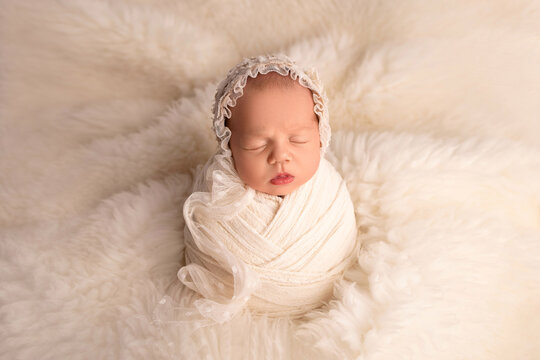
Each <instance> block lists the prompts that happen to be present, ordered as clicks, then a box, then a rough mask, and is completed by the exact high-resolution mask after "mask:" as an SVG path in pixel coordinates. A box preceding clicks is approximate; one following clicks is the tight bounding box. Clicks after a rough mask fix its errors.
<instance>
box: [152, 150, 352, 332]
mask: <svg viewBox="0 0 540 360" xmlns="http://www.w3.org/2000/svg"><path fill="white" fill-rule="evenodd" d="M213 160H214V158H212V159H211V160H210V161H209V164H208V165H210V166H209V167H208V166H207V167H206V168H205V170H206V172H207V173H208V174H209V175H207V177H208V178H209V182H208V183H202V186H204V188H195V192H194V193H193V194H192V195H190V197H189V198H188V199H187V200H186V202H185V204H184V219H185V221H186V231H185V234H184V242H185V245H186V264H187V265H186V266H184V267H182V268H181V269H180V270H179V272H178V277H179V278H180V280H181V281H182V283H183V284H185V285H186V286H188V287H189V288H190V289H192V290H194V291H195V292H196V293H197V294H198V295H199V296H200V297H201V298H200V299H196V300H195V301H194V303H195V305H196V308H194V307H193V306H191V307H189V306H186V305H183V306H182V308H180V305H178V304H176V305H175V306H176V310H177V312H180V319H182V320H190V319H193V320H195V319H202V320H203V321H201V323H204V324H208V323H209V322H207V321H205V318H209V319H212V320H214V321H216V322H219V323H223V322H224V321H227V320H230V318H232V317H233V316H234V315H235V314H236V313H237V312H238V311H240V310H243V309H244V307H247V308H248V309H250V310H251V311H253V312H254V313H256V314H267V315H268V316H271V317H283V316H288V317H300V316H302V315H304V314H305V313H307V312H308V311H310V310H313V309H315V308H318V307H320V306H322V305H323V304H325V303H328V302H329V301H330V298H331V297H332V293H333V287H334V284H335V282H336V281H337V280H338V279H339V278H341V277H342V275H343V271H344V270H345V269H346V268H348V267H349V266H350V265H351V264H352V263H353V262H354V261H355V260H356V259H357V258H358V249H359V244H360V243H359V242H357V241H356V232H357V230H356V222H355V216H354V208H353V205H352V202H351V199H350V196H349V192H348V191H347V187H346V184H345V182H344V181H343V179H342V178H341V176H340V175H339V174H338V173H337V171H336V170H335V169H334V168H333V166H332V165H331V164H330V163H329V162H328V161H327V160H326V159H324V158H321V162H320V165H319V168H318V169H317V172H316V173H315V175H314V176H313V177H312V178H311V179H310V180H309V181H307V182H306V183H305V184H303V185H302V186H300V187H299V188H298V189H297V190H295V191H294V192H292V193H290V194H288V195H285V196H284V197H283V199H282V200H277V199H281V198H280V197H278V196H273V195H268V194H264V193H261V192H258V191H255V190H253V189H252V188H250V187H247V186H244V185H243V184H242V182H241V180H240V179H239V178H238V177H237V176H234V174H233V172H234V169H233V168H232V161H230V157H229V158H225V160H223V161H224V162H226V164H225V165H224V166H223V167H221V166H219V162H215V161H213ZM216 195H219V197H218V196H216ZM265 212H266V214H265ZM261 213H262V214H261ZM260 215H262V216H260ZM191 297H192V298H193V296H191ZM164 300H165V302H164V303H163V304H162V305H163V307H169V306H171V303H173V304H174V303H175V302H178V301H180V300H181V299H176V300H175V299H174V298H171V297H170V296H166V297H164ZM182 303H183V304H185V303H186V301H183V302H182ZM179 310H180V311H179ZM157 312H158V318H157V320H158V321H160V322H169V323H171V322H173V321H174V320H175V319H174V318H166V317H163V316H160V315H159V314H169V313H170V312H171V310H170V309H162V308H160V309H157ZM186 313H188V314H187V315H186ZM201 314H202V316H201ZM190 315H191V316H190Z"/></svg>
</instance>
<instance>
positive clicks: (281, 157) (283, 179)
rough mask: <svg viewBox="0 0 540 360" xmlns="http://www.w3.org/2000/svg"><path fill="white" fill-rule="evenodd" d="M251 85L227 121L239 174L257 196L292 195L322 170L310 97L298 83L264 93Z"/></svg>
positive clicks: (266, 89) (246, 88)
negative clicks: (251, 87)
mask: <svg viewBox="0 0 540 360" xmlns="http://www.w3.org/2000/svg"><path fill="white" fill-rule="evenodd" d="M255 80H256V78H255ZM249 85H250V84H249V82H248V84H247V85H246V87H245V88H244V94H243V95H242V96H241V97H240V98H239V99H238V102H237V104H236V106H235V107H234V108H232V109H231V111H232V116H231V119H230V120H229V121H228V127H229V128H230V129H231V132H232V135H231V139H230V142H229V144H230V148H231V151H232V154H233V160H234V165H235V168H236V171H237V172H238V175H239V177H240V179H242V181H243V182H244V183H245V184H246V185H248V186H250V187H252V188H253V189H255V190H258V191H261V192H264V193H267V194H271V195H287V194H290V193H291V192H292V191H294V190H295V189H297V188H298V187H299V186H301V185H302V184H304V183H305V182H306V181H308V180H309V179H311V177H312V176H313V175H314V174H315V172H316V171H317V168H318V166H319V161H320V146H321V143H320V138H319V124H318V120H317V115H316V114H315V113H314V111H313V107H314V102H313V98H312V93H311V91H310V90H309V89H307V88H305V87H303V86H302V85H300V84H298V83H295V86H294V87H287V88H282V87H276V86H270V87H266V88H263V89H250V87H249Z"/></svg>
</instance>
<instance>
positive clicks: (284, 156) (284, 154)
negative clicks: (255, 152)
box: [268, 146, 291, 164]
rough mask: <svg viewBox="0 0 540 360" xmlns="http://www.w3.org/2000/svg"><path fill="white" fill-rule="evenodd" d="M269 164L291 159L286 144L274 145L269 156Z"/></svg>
mask: <svg viewBox="0 0 540 360" xmlns="http://www.w3.org/2000/svg"><path fill="white" fill-rule="evenodd" d="M268 160H269V162H270V164H275V163H280V162H286V161H290V160H291V154H290V151H289V149H288V148H287V147H286V146H276V147H275V148H274V149H273V150H272V153H271V154H270V157H269V159H268Z"/></svg>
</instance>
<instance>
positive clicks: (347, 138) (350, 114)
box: [0, 0, 540, 360]
mask: <svg viewBox="0 0 540 360" xmlns="http://www.w3.org/2000/svg"><path fill="white" fill-rule="evenodd" d="M0 9H1V10H0V17H1V18H0V32H1V34H0V36H1V38H0V61H1V64H0V72H1V73H0V80H1V83H0V86H1V93H0V111H1V113H0V226H1V229H0V280H1V286H0V321H1V324H0V357H1V358H3V359H36V358H39V359H64V358H69V359H89V358H92V359H152V358H155V359H166V358H169V357H168V355H169V354H170V355H173V356H174V357H176V358H186V359H199V358H205V357H207V358H211V359H241V358H246V359H256V358H259V359H272V358H274V359H287V358H291V359H298V358H308V359H317V358H320V359H356V358H358V359H370V360H371V359H403V358H411V359H486V360H487V359H489V360H491V359H537V358H538V354H540V345H539V344H540V343H539V342H538V339H537V338H538V336H537V334H538V333H539V332H540V317H539V316H538V314H539V312H540V280H539V279H540V181H538V180H539V179H540V145H539V140H538V134H539V133H540V122H539V121H538V114H540V102H538V99H539V98H540V87H539V86H538V84H540V72H539V71H538V63H540V45H539V43H540V42H539V38H538V34H539V33H540V4H539V3H538V1H515V2H508V1H497V0H495V1H490V2H484V1H456V2H453V3H452V6H451V7H449V6H448V4H447V3H446V2H433V1H416V0H412V1H404V2H394V1H378V2H359V1H344V2H339V6H338V5H337V4H336V3H334V2H326V1H294V2H283V3H280V2H272V3H263V2H261V3H251V4H248V3H246V2H245V1H228V2H210V3H207V2H195V1H194V2H190V1H187V2H178V3H173V2H169V1H159V0H156V1H151V2H140V1H135V0H131V1H128V0H122V1H115V2H107V1H99V0H98V1H91V2H90V1H82V0H80V1H77V0H74V1H52V0H41V1H14V0H12V1H9V0H4V1H2V4H1V7H0ZM224 24H227V26H224ZM278 50H282V51H283V52H285V53H287V54H289V55H290V56H291V57H293V58H301V59H303V61H305V62H306V63H310V64H313V65H314V66H315V67H316V68H317V69H318V70H319V73H320V75H321V80H322V82H323V83H324V84H325V87H326V89H327V94H328V97H329V100H330V118H331V124H332V128H333V136H332V143H331V144H332V145H331V147H332V151H333V154H334V158H333V159H331V162H332V164H333V165H334V166H335V168H336V169H337V170H338V172H339V173H340V174H341V175H342V177H343V178H344V180H345V181H346V183H347V187H348V189H349V191H350V194H351V198H352V202H353V205H354V210H355V215H356V219H357V227H358V232H359V234H360V236H361V237H362V241H363V243H364V246H365V247H364V248H363V250H362V251H361V253H360V256H359V258H358V262H357V264H356V265H355V267H354V268H353V269H352V270H351V271H350V272H348V273H347V274H346V276H347V277H346V279H348V280H349V281H350V282H348V283H345V282H344V283H343V284H344V285H343V286H339V287H337V288H336V289H335V293H334V297H335V300H334V301H333V302H331V304H329V309H328V311H326V312H323V313H313V314H312V317H311V318H310V319H308V320H306V321H304V322H303V323H299V324H296V325H297V327H294V326H292V325H291V324H287V323H282V322H280V321H272V320H270V319H267V320H264V319H255V318H254V319H251V320H249V319H247V318H241V319H239V321H238V322H229V323H226V324H224V325H222V326H218V327H212V328H207V329H201V331H200V332H199V333H198V336H196V337H195V338H194V339H193V340H192V341H190V342H186V340H185V339H183V338H182V336H181V335H182V334H181V333H180V334H179V333H178V332H175V330H174V329H172V328H171V330H170V331H167V330H164V331H163V332H160V331H159V329H158V328H157V327H155V326H154V325H153V324H152V323H151V310H152V309H153V306H154V305H155V303H156V302H158V301H159V299H160V298H161V295H162V294H163V293H164V292H165V291H166V290H167V287H168V286H169V284H170V283H171V281H172V280H174V279H175V278H176V272H177V271H178V269H179V268H180V267H181V266H182V263H183V260H182V259H183V255H184V251H185V247H184V242H183V227H184V222H183V220H182V213H181V209H182V205H183V203H184V200H185V199H186V197H187V196H188V195H189V191H190V188H191V185H192V174H191V169H193V168H194V167H195V166H196V165H198V164H201V163H203V162H204V161H205V160H206V159H207V158H208V157H209V156H210V155H211V154H212V153H213V151H214V144H215V140H214V135H213V133H212V131H211V129H210V116H211V114H210V106H211V102H212V96H213V93H214V90H215V88H216V82H217V81H218V80H219V79H221V78H222V77H223V75H224V72H225V71H226V69H228V68H229V67H230V66H232V65H233V64H234V63H236V62H237V61H238V60H240V59H241V58H242V57H244V56H248V55H255V54H258V53H261V52H274V51H278ZM345 284H348V285H345ZM169 290H171V291H173V292H174V291H175V289H169ZM176 290H178V289H176Z"/></svg>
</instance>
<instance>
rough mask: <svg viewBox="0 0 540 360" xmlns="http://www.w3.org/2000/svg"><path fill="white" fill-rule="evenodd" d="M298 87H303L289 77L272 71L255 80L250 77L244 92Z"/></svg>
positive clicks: (259, 75) (258, 76)
mask: <svg viewBox="0 0 540 360" xmlns="http://www.w3.org/2000/svg"><path fill="white" fill-rule="evenodd" d="M297 86H302V85H300V83H299V82H298V81H296V80H293V79H292V78H291V77H290V76H289V75H281V74H280V73H277V72H275V71H271V72H269V73H267V74H257V76H256V77H254V78H252V77H251V76H248V78H247V82H246V86H245V87H244V91H248V90H262V89H266V88H270V87H277V88H284V89H287V88H294V87H297Z"/></svg>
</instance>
